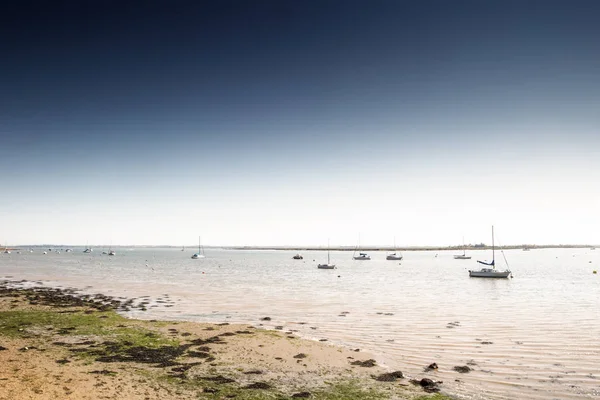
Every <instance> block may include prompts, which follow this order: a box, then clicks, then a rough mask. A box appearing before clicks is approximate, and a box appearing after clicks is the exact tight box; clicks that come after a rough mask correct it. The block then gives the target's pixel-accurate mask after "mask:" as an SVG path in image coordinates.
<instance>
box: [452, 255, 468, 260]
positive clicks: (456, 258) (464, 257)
mask: <svg viewBox="0 0 600 400" xmlns="http://www.w3.org/2000/svg"><path fill="white" fill-rule="evenodd" d="M454 259H455V260H470V259H471V256H461V255H458V256H454Z"/></svg>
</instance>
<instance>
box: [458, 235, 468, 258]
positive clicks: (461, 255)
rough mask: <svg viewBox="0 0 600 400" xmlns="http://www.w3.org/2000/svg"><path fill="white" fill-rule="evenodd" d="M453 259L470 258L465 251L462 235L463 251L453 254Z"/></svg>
mask: <svg viewBox="0 0 600 400" xmlns="http://www.w3.org/2000/svg"><path fill="white" fill-rule="evenodd" d="M454 259H455V260H470V259H471V256H468V255H467V252H466V248H465V237H464V236H463V253H462V254H457V255H455V256H454Z"/></svg>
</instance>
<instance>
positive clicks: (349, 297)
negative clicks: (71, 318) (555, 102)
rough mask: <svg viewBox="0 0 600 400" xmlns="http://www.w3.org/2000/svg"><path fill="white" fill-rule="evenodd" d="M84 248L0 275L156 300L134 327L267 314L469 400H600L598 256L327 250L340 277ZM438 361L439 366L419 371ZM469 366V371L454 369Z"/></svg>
mask: <svg viewBox="0 0 600 400" xmlns="http://www.w3.org/2000/svg"><path fill="white" fill-rule="evenodd" d="M82 250H83V249H75V250H74V251H73V252H72V253H64V252H62V253H60V254H56V253H50V254H47V255H43V254H41V250H39V249H36V251H35V252H34V253H26V252H23V253H22V254H17V253H16V252H13V253H12V254H10V255H6V254H1V255H0V279H8V280H14V281H17V280H21V279H25V280H29V281H39V282H41V283H43V284H44V285H48V286H57V287H74V288H79V289H82V290H83V291H85V292H87V293H104V294H108V295H113V296H117V297H127V298H132V297H135V298H138V299H139V298H140V297H142V296H149V297H150V299H149V300H148V301H150V304H149V305H148V310H147V311H141V310H139V309H134V310H132V311H130V312H129V313H128V315H130V316H133V317H136V318H163V319H185V320H194V321H210V322H214V321H219V322H222V321H225V320H226V321H229V322H236V321H238V322H249V323H253V324H256V325H258V324H260V323H263V322H261V321H260V320H259V319H260V318H261V317H264V316H269V317H271V318H272V321H270V322H264V324H265V325H264V326H265V327H274V326H277V325H283V326H284V329H286V330H287V329H291V330H298V333H299V334H300V335H302V336H304V337H309V338H314V339H321V338H327V339H328V340H329V342H332V343H336V344H342V345H346V346H350V347H352V348H356V347H358V348H361V349H364V350H368V351H371V352H374V353H375V354H376V355H377V358H378V361H379V362H380V363H384V364H386V365H388V366H390V367H392V368H394V369H400V370H402V371H403V372H404V373H405V374H408V375H410V376H414V377H421V376H428V377H430V378H432V379H435V380H442V381H444V384H443V387H444V390H445V391H446V392H448V393H451V394H456V395H457V396H458V397H459V398H463V399H515V398H519V399H525V398H527V399H581V398H600V371H599V367H598V366H599V365H600V341H599V339H598V338H600V296H599V294H600V275H594V274H592V271H593V270H594V269H596V270H597V269H600V268H599V267H600V251H599V250H596V251H591V250H589V249H547V250H532V251H529V252H523V251H521V250H509V251H505V255H506V258H507V260H508V261H509V263H510V267H511V270H512V271H513V274H514V279H501V280H493V279H477V278H469V277H468V273H467V270H468V269H474V268H477V265H476V262H475V260H476V259H485V258H489V256H490V254H489V252H486V251H481V252H477V251H474V252H471V254H470V255H472V256H473V259H472V260H454V259H453V258H452V255H453V254H454V253H452V252H437V253H436V252H405V253H404V257H405V259H404V260H403V261H401V262H398V261H387V260H385V253H383V252H372V253H371V256H372V260H371V261H354V260H352V259H351V255H352V254H351V253H349V252H332V253H331V258H332V262H333V263H335V264H337V266H338V269H336V270H318V269H317V268H316V264H318V263H319V262H324V261H326V253H324V252H319V251H312V252H310V251H307V252H303V255H304V260H293V259H292V256H293V255H294V254H295V253H296V252H288V251H234V250H211V249H208V250H207V258H206V259H201V260H192V259H190V256H191V253H192V251H190V252H181V251H180V250H179V249H124V248H121V249H118V250H117V255H116V256H114V257H109V256H106V255H102V254H100V252H99V251H96V252H94V253H92V254H84V253H82ZM435 254H438V256H437V257H435ZM498 259H502V255H501V254H497V260H498ZM590 261H591V262H590ZM498 264H500V263H498ZM499 266H500V265H499ZM386 314H387V315H386ZM304 323H305V324H304ZM313 328H316V329H313ZM432 362H436V363H437V364H438V365H439V367H440V368H439V370H438V371H435V372H428V373H424V372H423V368H424V367H425V366H427V365H429V364H430V363H432ZM467 363H469V364H471V368H473V371H471V372H470V373H467V374H459V373H457V372H455V371H453V370H452V368H453V367H454V366H457V365H466V364H467Z"/></svg>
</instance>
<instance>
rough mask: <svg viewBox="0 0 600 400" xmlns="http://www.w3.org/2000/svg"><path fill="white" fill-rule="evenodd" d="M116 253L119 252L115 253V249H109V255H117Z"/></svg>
mask: <svg viewBox="0 0 600 400" xmlns="http://www.w3.org/2000/svg"><path fill="white" fill-rule="evenodd" d="M116 254H117V253H115V251H114V250H111V251H109V252H108V255H109V256H114V255H116Z"/></svg>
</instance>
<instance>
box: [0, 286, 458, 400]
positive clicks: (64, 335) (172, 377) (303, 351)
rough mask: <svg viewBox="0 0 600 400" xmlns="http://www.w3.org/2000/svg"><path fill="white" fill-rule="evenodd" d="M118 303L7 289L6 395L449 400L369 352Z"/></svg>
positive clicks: (2, 328)
mask: <svg viewBox="0 0 600 400" xmlns="http://www.w3.org/2000/svg"><path fill="white" fill-rule="evenodd" d="M117 303H118V301H116V300H114V299H111V298H110V297H107V296H100V295H98V296H95V297H91V296H83V297H82V296H75V295H73V294H71V293H68V292H65V291H61V290H58V289H48V288H38V289H27V290H24V289H14V288H10V287H7V286H0V399H1V400H14V399H63V398H72V399H198V398H201V399H204V398H206V399H227V398H232V399H233V398H235V399H287V398H313V399H426V398H434V399H444V398H447V397H445V396H443V395H440V394H439V393H433V392H436V391H438V390H439V385H438V384H436V383H435V382H430V381H427V380H425V381H423V382H422V384H423V385H424V387H422V385H421V384H419V383H421V382H420V381H419V382H417V381H416V380H413V381H412V382H410V381H409V380H408V379H407V378H405V377H402V374H401V373H400V371H389V370H386V369H385V368H383V367H381V366H378V365H377V363H376V362H375V361H374V360H373V359H372V356H371V355H369V354H367V353H364V352H362V351H360V349H346V348H341V347H336V346H332V345H329V344H327V343H326V342H319V341H311V340H304V339H300V338H298V337H297V336H295V335H294V334H293V332H291V331H282V330H279V331H278V330H275V331H273V330H263V329H258V328H257V327H254V326H248V325H239V324H238V325H235V324H228V323H226V322H224V323H220V324H205V323H191V322H165V321H156V320H151V321H142V320H133V319H126V318H124V317H122V316H120V315H118V314H117V313H116V312H115V308H116V306H117V305H118V304H117ZM265 318H268V317H265ZM428 392H429V393H428Z"/></svg>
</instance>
